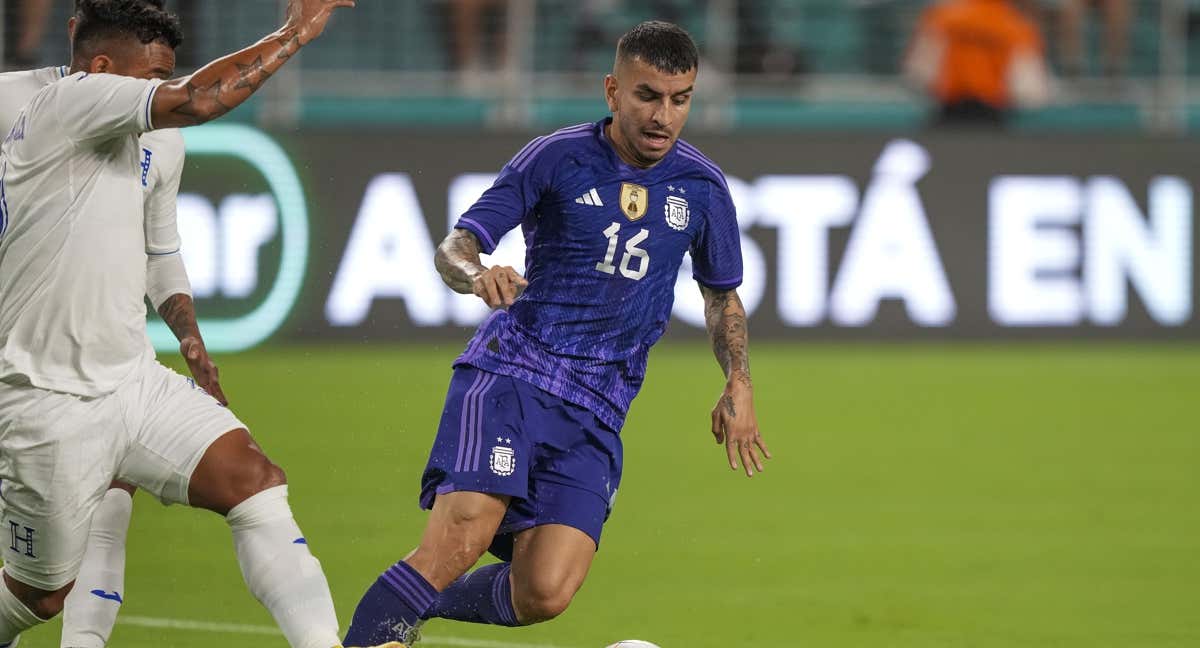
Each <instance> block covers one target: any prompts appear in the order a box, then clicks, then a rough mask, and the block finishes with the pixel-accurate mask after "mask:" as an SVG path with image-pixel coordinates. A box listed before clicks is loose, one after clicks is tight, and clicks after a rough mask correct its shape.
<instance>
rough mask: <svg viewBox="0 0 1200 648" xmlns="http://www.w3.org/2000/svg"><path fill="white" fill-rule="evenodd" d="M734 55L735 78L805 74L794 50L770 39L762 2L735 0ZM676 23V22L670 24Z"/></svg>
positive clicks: (767, 19)
mask: <svg viewBox="0 0 1200 648" xmlns="http://www.w3.org/2000/svg"><path fill="white" fill-rule="evenodd" d="M734 4H735V5H736V6H735V19H736V22H737V36H736V37H737V51H736V52H735V54H734V57H735V60H734V71H736V72H737V73H738V74H763V75H768V76H787V75H793V74H801V73H803V72H805V71H806V70H805V69H806V67H807V63H806V62H805V60H804V54H803V53H802V52H800V51H799V50H798V49H795V48H792V47H788V46H785V45H783V44H781V43H778V42H776V41H775V39H773V38H772V37H771V16H770V15H769V13H770V12H769V9H770V7H768V6H767V4H766V3H764V2H762V0H737V1H736V2H735V3H734ZM672 22H676V21H672Z"/></svg>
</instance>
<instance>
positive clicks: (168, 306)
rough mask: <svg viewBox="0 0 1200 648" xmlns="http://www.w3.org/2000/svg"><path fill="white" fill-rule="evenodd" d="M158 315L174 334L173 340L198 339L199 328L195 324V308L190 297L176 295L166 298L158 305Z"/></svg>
mask: <svg viewBox="0 0 1200 648" xmlns="http://www.w3.org/2000/svg"><path fill="white" fill-rule="evenodd" d="M158 315H159V317H161V318H162V320H163V321H164V322H166V324H167V326H168V327H169V328H170V329H171V332H172V333H174V334H175V339H177V340H182V339H183V338H185V337H189V336H191V337H195V338H199V337H200V326H199V325H198V324H197V323H196V306H195V304H194V303H193V302H192V298H191V296H190V295H185V294H183V293H178V294H176V295H172V296H171V297H168V298H167V300H166V301H164V302H163V303H162V304H160V305H159V307H158Z"/></svg>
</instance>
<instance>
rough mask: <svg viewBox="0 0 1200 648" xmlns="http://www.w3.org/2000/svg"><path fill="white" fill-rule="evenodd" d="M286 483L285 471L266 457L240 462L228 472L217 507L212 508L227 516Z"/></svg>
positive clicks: (260, 456) (259, 456) (256, 457)
mask: <svg viewBox="0 0 1200 648" xmlns="http://www.w3.org/2000/svg"><path fill="white" fill-rule="evenodd" d="M286 483H287V475H286V474H285V473H284V472H283V469H282V468H280V467H279V466H276V465H275V464H274V463H272V462H271V460H270V459H267V458H266V457H265V456H262V455H258V456H255V457H253V458H252V459H249V460H245V461H241V462H238V463H237V464H236V465H235V467H233V468H232V469H231V470H229V471H228V473H227V474H226V476H225V481H224V484H223V485H222V488H221V491H222V492H221V493H220V495H219V497H218V501H217V502H216V506H215V507H211V508H213V509H214V510H216V511H217V512H219V513H221V514H227V513H228V512H229V511H230V510H232V509H233V508H234V507H235V506H237V505H238V504H241V503H242V502H244V501H246V500H248V499H250V498H251V497H254V496H255V495H257V494H259V493H261V492H263V491H265V490H267V489H268V488H274V487H276V486H283V485H284V484H286Z"/></svg>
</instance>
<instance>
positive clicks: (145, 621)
mask: <svg viewBox="0 0 1200 648" xmlns="http://www.w3.org/2000/svg"><path fill="white" fill-rule="evenodd" d="M117 623H120V624H122V625H129V626H138V627H141V628H168V629H171V630H194V631H196V632H215V633H220V634H241V635H267V636H276V637H277V636H280V632H279V628H276V627H275V626H268V625H254V624H250V623H217V622H213V621H191V620H188V619H164V618H160V617H148V616H136V615H131V614H122V615H121V616H119V617H117ZM425 646H429V648H433V647H434V646H458V647H460V648H564V647H563V646H555V645H552V644H530V643H513V642H511V641H492V640H489V639H465V638H463V637H438V636H426V637H425V638H424V639H422V640H421V646H420V647H419V648H424V647H425Z"/></svg>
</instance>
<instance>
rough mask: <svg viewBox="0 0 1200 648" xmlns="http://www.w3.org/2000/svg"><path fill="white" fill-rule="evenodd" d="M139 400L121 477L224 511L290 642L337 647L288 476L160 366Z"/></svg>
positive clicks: (251, 584)
mask: <svg viewBox="0 0 1200 648" xmlns="http://www.w3.org/2000/svg"><path fill="white" fill-rule="evenodd" d="M137 398H138V399H139V402H138V403H137V406H138V407H139V409H140V411H142V412H143V419H142V421H141V425H140V428H139V430H138V433H137V435H136V438H135V440H134V443H133V444H132V447H131V449H130V451H129V452H128V454H127V456H126V458H125V461H124V462H123V463H122V465H121V467H120V470H119V474H120V475H121V477H122V479H126V480H128V481H129V482H131V483H133V484H135V485H137V486H138V487H139V488H143V489H145V490H146V491H147V492H149V493H151V494H153V495H155V496H156V497H158V498H159V499H161V500H162V501H164V502H165V503H185V504H189V505H191V506H193V507H196V508H203V509H207V510H210V511H213V512H215V513H218V514H220V515H223V516H224V517H225V520H226V522H227V523H228V524H229V527H230V530H231V532H232V535H233V544H234V550H235V552H236V554H237V558H238V565H239V566H240V567H241V571H242V576H243V578H244V580H245V581H246V585H247V587H248V589H249V590H250V592H251V593H252V594H253V595H254V596H255V598H257V599H258V600H259V602H261V603H262V604H263V606H264V607H266V608H267V610H268V611H270V612H271V615H272V617H274V619H275V622H276V623H277V624H278V625H279V627H280V629H281V630H282V631H283V634H284V636H285V637H286V638H287V640H288V643H289V644H290V645H291V646H293V647H294V648H331V647H333V646H336V645H338V644H339V641H338V626H337V618H336V615H335V613H334V608H333V600H332V597H331V596H330V594H329V585H328V583H327V581H326V579H325V575H324V573H323V572H322V570H321V564H320V562H319V561H318V560H317V559H316V558H315V557H314V556H313V555H312V553H311V552H310V551H309V547H308V544H307V540H306V539H305V538H304V534H303V533H302V532H301V531H300V528H299V526H298V525H297V524H296V521H295V519H294V517H293V515H292V511H291V507H290V506H289V505H288V501H287V495H288V490H287V477H286V475H285V474H284V472H283V470H282V469H281V468H280V467H279V466H277V465H275V464H274V463H272V462H271V461H270V459H268V458H267V456H266V454H265V453H264V452H263V451H262V449H261V448H260V447H259V446H258V444H257V443H256V442H255V441H254V439H253V438H252V437H251V436H250V433H249V431H248V430H247V429H246V427H245V425H244V424H242V423H241V421H239V420H237V418H236V417H235V416H234V415H233V414H232V413H231V412H230V411H229V410H228V409H227V408H225V407H222V406H221V405H220V404H218V403H217V402H216V400H214V399H213V398H212V397H211V396H209V395H208V394H207V393H205V392H204V391H203V390H201V389H198V388H196V387H194V386H193V384H192V383H191V382H190V381H188V380H187V379H186V378H184V377H183V376H180V375H179V374H176V373H174V372H172V371H170V370H168V369H166V368H165V367H162V366H161V365H158V364H157V363H154V364H152V365H151V366H150V367H148V369H147V370H146V375H145V376H143V378H142V383H141V385H140V392H139V394H138V395H137Z"/></svg>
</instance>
